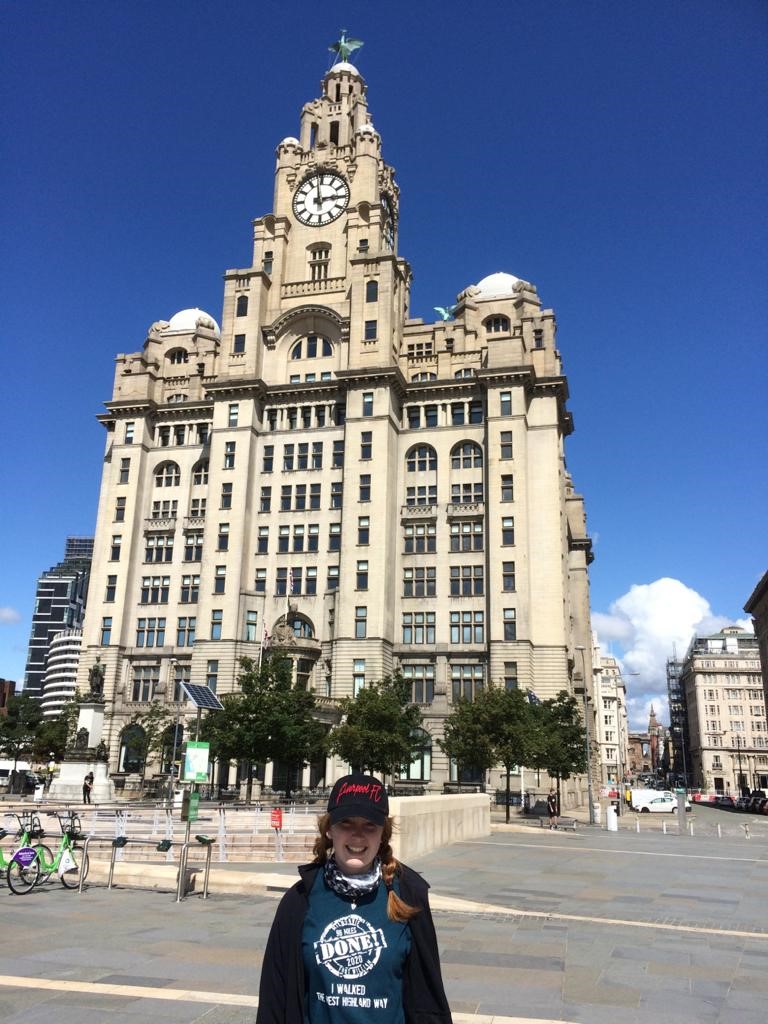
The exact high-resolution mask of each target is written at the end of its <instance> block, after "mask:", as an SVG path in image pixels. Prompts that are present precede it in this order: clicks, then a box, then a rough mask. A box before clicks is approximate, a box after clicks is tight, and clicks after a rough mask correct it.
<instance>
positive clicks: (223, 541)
mask: <svg viewBox="0 0 768 1024" xmlns="http://www.w3.org/2000/svg"><path fill="white" fill-rule="evenodd" d="M216 550H217V551H228V550H229V523H219V534H218V538H217V544H216Z"/></svg>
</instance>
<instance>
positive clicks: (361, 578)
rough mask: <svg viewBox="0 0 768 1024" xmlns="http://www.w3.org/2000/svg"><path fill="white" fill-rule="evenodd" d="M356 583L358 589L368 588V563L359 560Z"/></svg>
mask: <svg viewBox="0 0 768 1024" xmlns="http://www.w3.org/2000/svg"><path fill="white" fill-rule="evenodd" d="M355 583H356V586H357V589H358V590H367V589H368V563H367V562H358V563H357V575H356V579H355Z"/></svg>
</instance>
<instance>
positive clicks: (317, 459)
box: [312, 441, 323, 469]
mask: <svg viewBox="0 0 768 1024" xmlns="http://www.w3.org/2000/svg"><path fill="white" fill-rule="evenodd" d="M322 468H323V442H322V441H313V442H312V469H322Z"/></svg>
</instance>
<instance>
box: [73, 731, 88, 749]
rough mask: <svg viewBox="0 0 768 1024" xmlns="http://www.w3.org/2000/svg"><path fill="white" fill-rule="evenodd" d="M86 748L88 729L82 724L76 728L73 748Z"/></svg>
mask: <svg viewBox="0 0 768 1024" xmlns="http://www.w3.org/2000/svg"><path fill="white" fill-rule="evenodd" d="M87 749H88V730H87V729H86V728H85V726H83V727H82V728H81V729H78V730H77V735H76V736H75V750H87Z"/></svg>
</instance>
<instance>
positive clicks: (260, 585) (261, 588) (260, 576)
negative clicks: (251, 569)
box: [253, 569, 267, 594]
mask: <svg viewBox="0 0 768 1024" xmlns="http://www.w3.org/2000/svg"><path fill="white" fill-rule="evenodd" d="M253 589H254V590H255V591H256V593H257V594H266V592H267V570H266V569H257V570H256V578H255V579H254V582H253Z"/></svg>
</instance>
